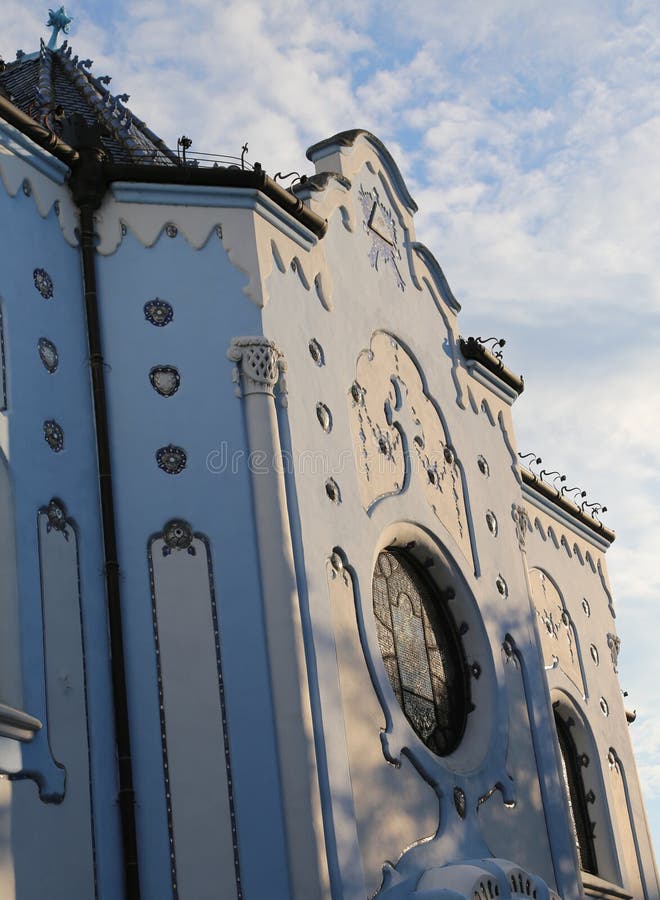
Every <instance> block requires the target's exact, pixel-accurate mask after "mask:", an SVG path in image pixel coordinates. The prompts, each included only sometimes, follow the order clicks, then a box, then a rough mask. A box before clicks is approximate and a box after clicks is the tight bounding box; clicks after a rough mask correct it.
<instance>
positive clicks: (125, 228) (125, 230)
mask: <svg viewBox="0 0 660 900" xmlns="http://www.w3.org/2000/svg"><path fill="white" fill-rule="evenodd" d="M127 234H128V228H127V227H126V226H125V225H124V223H123V222H122V223H121V236H122V237H126V235H127Z"/></svg>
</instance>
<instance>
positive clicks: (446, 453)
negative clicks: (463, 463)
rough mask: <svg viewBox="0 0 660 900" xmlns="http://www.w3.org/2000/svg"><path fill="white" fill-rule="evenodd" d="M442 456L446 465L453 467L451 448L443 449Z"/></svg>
mask: <svg viewBox="0 0 660 900" xmlns="http://www.w3.org/2000/svg"><path fill="white" fill-rule="evenodd" d="M442 455H443V456H444V458H445V462H446V463H448V464H449V465H450V466H453V465H454V453H453V450H452V449H451V447H445V449H444V450H443V453H442Z"/></svg>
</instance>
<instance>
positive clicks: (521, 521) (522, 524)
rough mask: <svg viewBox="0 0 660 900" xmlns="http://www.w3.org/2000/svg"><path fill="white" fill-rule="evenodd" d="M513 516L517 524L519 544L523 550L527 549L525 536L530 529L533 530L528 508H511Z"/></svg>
mask: <svg viewBox="0 0 660 900" xmlns="http://www.w3.org/2000/svg"><path fill="white" fill-rule="evenodd" d="M511 518H512V519H513V521H514V522H515V524H516V537H517V538H518V546H519V547H520V549H521V550H524V549H525V537H526V534H527V532H528V531H530V532H531V530H532V523H531V522H530V520H529V515H528V514H527V510H526V509H525V508H524V507H523V506H516V505H515V504H514V505H513V507H512V508H511Z"/></svg>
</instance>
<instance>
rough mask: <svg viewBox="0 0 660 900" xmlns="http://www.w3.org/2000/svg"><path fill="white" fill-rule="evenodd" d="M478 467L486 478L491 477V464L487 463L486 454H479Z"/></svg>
mask: <svg viewBox="0 0 660 900" xmlns="http://www.w3.org/2000/svg"><path fill="white" fill-rule="evenodd" d="M477 468H478V469H479V471H480V472H481V474H482V475H483V476H484V477H485V478H488V477H489V475H490V467H489V465H488V463H487V461H486V457H485V456H478V457H477Z"/></svg>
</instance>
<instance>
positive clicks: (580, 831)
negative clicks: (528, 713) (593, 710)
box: [555, 709, 598, 875]
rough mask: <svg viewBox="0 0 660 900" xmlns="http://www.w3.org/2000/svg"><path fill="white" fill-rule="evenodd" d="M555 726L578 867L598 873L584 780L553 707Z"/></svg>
mask: <svg viewBox="0 0 660 900" xmlns="http://www.w3.org/2000/svg"><path fill="white" fill-rule="evenodd" d="M555 725H556V727H557V737H558V738H559V749H560V750H561V768H562V775H563V777H564V784H565V785H566V793H567V796H568V806H569V809H570V813H571V819H572V822H571V824H572V826H573V834H574V837H575V845H576V847H577V851H578V857H579V860H580V868H581V869H582V871H583V872H590V873H591V874H592V875H597V874H598V867H597V865H596V851H595V848H594V841H593V836H592V828H591V822H590V820H589V812H588V810H587V802H586V797H585V793H584V782H583V780H582V773H581V771H580V762H579V759H578V751H577V748H576V746H575V741H574V740H573V735H572V734H571V729H570V727H569V726H568V725H567V724H566V722H565V721H564V720H563V719H562V717H561V716H560V715H559V713H558V712H557V710H556V709H555Z"/></svg>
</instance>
